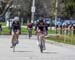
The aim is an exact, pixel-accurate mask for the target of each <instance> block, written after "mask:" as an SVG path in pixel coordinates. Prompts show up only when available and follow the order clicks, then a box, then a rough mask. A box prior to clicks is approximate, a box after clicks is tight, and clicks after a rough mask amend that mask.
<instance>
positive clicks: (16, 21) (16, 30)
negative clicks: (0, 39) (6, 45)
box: [11, 17, 20, 48]
mask: <svg viewBox="0 0 75 60" xmlns="http://www.w3.org/2000/svg"><path fill="white" fill-rule="evenodd" d="M19 32H20V22H19V17H14V21H13V22H12V25H11V35H12V39H11V43H12V46H11V48H13V39H14V35H15V33H16V36H17V41H16V44H18V43H19V41H18V38H19Z"/></svg>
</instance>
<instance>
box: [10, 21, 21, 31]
mask: <svg viewBox="0 0 75 60" xmlns="http://www.w3.org/2000/svg"><path fill="white" fill-rule="evenodd" d="M11 28H12V29H13V30H19V29H20V22H19V21H13V23H12V26H11Z"/></svg>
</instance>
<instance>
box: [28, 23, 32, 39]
mask: <svg viewBox="0 0 75 60" xmlns="http://www.w3.org/2000/svg"><path fill="white" fill-rule="evenodd" d="M27 29H28V32H29V33H30V37H31V36H32V29H33V24H32V23H28V24H27ZM30 37H29V38H30Z"/></svg>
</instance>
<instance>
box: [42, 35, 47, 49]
mask: <svg viewBox="0 0 75 60" xmlns="http://www.w3.org/2000/svg"><path fill="white" fill-rule="evenodd" d="M41 38H42V42H43V43H42V44H43V49H44V50H45V49H46V47H45V35H44V34H42V37H41Z"/></svg>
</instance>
